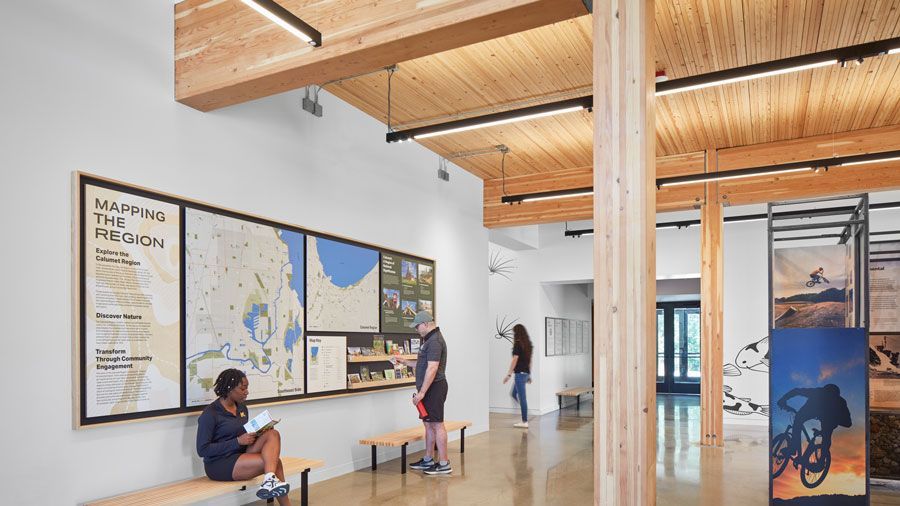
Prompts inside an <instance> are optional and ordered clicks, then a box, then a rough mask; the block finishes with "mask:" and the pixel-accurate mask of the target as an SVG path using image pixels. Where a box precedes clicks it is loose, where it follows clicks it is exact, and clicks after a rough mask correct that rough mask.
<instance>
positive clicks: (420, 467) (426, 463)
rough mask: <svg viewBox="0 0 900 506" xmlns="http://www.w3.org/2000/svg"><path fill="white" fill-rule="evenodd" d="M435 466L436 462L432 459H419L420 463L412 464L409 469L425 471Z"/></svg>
mask: <svg viewBox="0 0 900 506" xmlns="http://www.w3.org/2000/svg"><path fill="white" fill-rule="evenodd" d="M434 464H435V462H434V460H433V459H430V460H425V459H419V460H418V461H416V462H413V463H412V464H410V465H409V468H410V469H415V470H416V471H424V470H426V469H428V468H430V467H431V466H433V465H434Z"/></svg>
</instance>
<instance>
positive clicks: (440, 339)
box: [416, 327, 447, 390]
mask: <svg viewBox="0 0 900 506" xmlns="http://www.w3.org/2000/svg"><path fill="white" fill-rule="evenodd" d="M428 362H437V363H438V370H437V373H436V374H435V375H434V383H437V382H439V381H444V380H445V379H447V377H446V375H445V374H444V370H445V369H446V368H447V343H446V342H445V341H444V336H443V335H442V334H441V329H440V328H439V327H435V329H434V330H432V331H431V332H429V333H428V334H427V335H426V336H425V339H424V342H423V343H422V346H420V347H419V355H418V356H417V357H416V390H421V389H422V384H423V383H424V382H425V371H427V370H428Z"/></svg>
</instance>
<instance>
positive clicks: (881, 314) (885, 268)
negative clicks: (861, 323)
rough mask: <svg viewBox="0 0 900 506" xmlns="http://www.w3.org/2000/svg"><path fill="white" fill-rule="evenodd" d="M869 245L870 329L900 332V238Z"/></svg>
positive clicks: (883, 331) (873, 330)
mask: <svg viewBox="0 0 900 506" xmlns="http://www.w3.org/2000/svg"><path fill="white" fill-rule="evenodd" d="M869 247H870V251H869V296H870V297H871V302H870V303H869V314H870V315H871V324H870V330H871V332H872V333H876V334H880V333H897V334H900V242H879V243H872V244H871V245H870V246H869Z"/></svg>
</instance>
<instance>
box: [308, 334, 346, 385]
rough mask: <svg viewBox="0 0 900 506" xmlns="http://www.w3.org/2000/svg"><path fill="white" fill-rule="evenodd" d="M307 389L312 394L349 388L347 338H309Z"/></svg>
mask: <svg viewBox="0 0 900 506" xmlns="http://www.w3.org/2000/svg"><path fill="white" fill-rule="evenodd" d="M306 340H307V342H306V363H307V387H308V388H309V392H310V393H318V392H332V391H335V390H345V389H346V388H347V336H307V338H306Z"/></svg>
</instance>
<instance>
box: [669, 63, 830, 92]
mask: <svg viewBox="0 0 900 506" xmlns="http://www.w3.org/2000/svg"><path fill="white" fill-rule="evenodd" d="M835 63H838V61H837V60H824V61H820V62H815V63H808V64H806V65H798V66H796V67H788V68H783V69H777V70H770V71H767V72H759V73H757V74H748V75H745V76H737V77H731V78H728V79H720V80H718V81H708V82H705V83H699V84H694V85H690V86H684V87H682V88H670V89H666V90H663V91H657V92H656V96H657V97H662V96H665V95H672V94H673V93H681V92H683V91H692V90H700V89H703V88H711V87H713V86H722V85H724V84H731V83H739V82H741V81H750V80H753V79H760V78H763V77H770V76H777V75H781V74H790V73H791V72H800V71H801V70H809V69H814V68H819V67H827V66H829V65H834V64H835Z"/></svg>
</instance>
